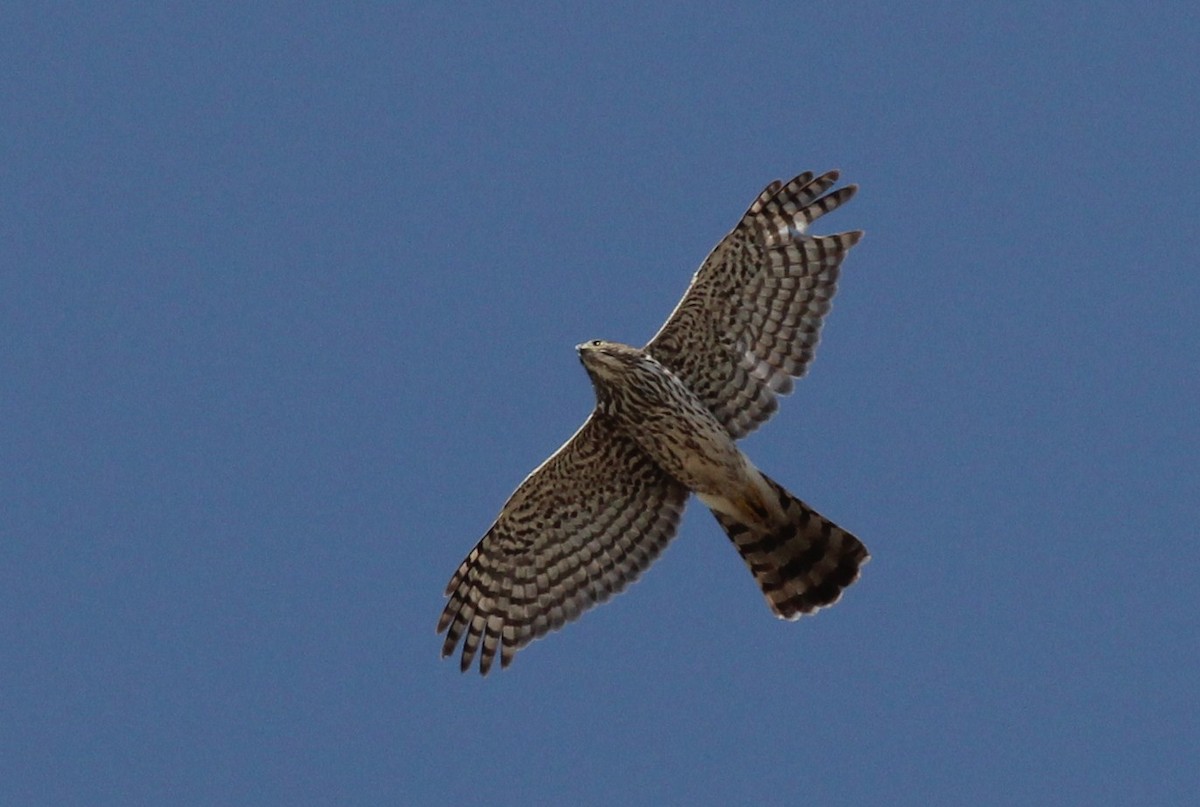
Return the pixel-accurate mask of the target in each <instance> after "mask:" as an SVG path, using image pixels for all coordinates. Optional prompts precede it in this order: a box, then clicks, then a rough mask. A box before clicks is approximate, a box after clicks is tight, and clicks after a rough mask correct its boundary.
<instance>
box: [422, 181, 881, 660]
mask: <svg viewBox="0 0 1200 807" xmlns="http://www.w3.org/2000/svg"><path fill="white" fill-rule="evenodd" d="M837 180H838V172H837V171H828V172H826V173H824V174H822V175H820V176H818V177H814V176H813V175H812V174H811V173H804V174H801V175H800V176H798V177H796V178H795V179H793V180H792V181H791V182H788V183H786V184H784V183H782V182H779V181H775V182H772V183H771V184H770V185H768V186H767V187H766V188H765V189H764V190H763V192H762V193H760V194H759V195H758V198H756V199H755V200H754V203H753V204H751V205H750V209H749V210H747V211H746V213H745V215H743V216H742V218H741V220H740V221H739V222H738V224H737V226H736V227H734V228H733V230H732V231H731V232H730V233H729V234H728V235H726V236H725V237H724V238H723V239H721V242H720V243H718V244H717V246H716V247H715V248H714V249H713V251H712V252H711V253H709V255H708V257H707V258H706V259H705V260H704V263H703V264H701V266H700V269H699V270H698V271H697V272H696V275H695V277H693V279H692V283H691V285H690V286H689V287H688V290H687V292H686V293H685V294H684V295H683V299H682V300H681V301H680V302H679V305H678V306H676V308H675V311H674V312H672V314H671V316H670V317H668V319H667V321H666V323H665V324H664V325H663V326H662V328H661V330H659V332H658V333H657V334H655V336H654V338H653V339H651V340H650V342H649V343H648V344H647V345H646V346H645V347H644V348H636V347H630V346H628V345H622V344H617V343H615V342H606V341H602V340H594V341H590V342H584V343H583V344H581V345H578V346H577V347H576V350H577V351H578V353H579V359H580V361H581V362H582V363H583V366H584V369H585V370H586V371H587V373H588V375H589V376H590V377H591V381H592V385H593V387H594V388H595V392H596V407H595V409H594V410H593V411H592V413H591V415H590V416H589V417H588V419H587V420H586V421H584V423H583V425H582V426H581V427H580V428H579V430H578V431H577V432H575V434H574V436H572V437H571V439H569V440H567V442H566V443H564V444H563V446H562V447H561V448H559V449H558V451H556V452H555V453H554V454H553V455H552V456H551V457H550V458H549V459H547V460H546V461H545V462H543V463H542V464H541V465H540V466H538V467H537V468H536V469H535V470H534V471H533V472H532V473H531V474H529V476H528V477H526V478H525V481H524V482H522V483H521V485H520V487H518V488H517V490H516V492H514V493H513V494H512V496H511V497H509V499H508V501H507V502H506V503H505V505H504V508H503V509H502V510H501V511H500V515H499V517H498V518H497V519H496V522H495V523H494V524H493V525H492V526H491V528H490V529H489V530H488V531H487V533H486V534H485V535H484V536H483V538H482V539H481V540H480V541H479V543H478V544H477V545H476V546H475V548H474V549H472V550H471V552H470V554H468V555H467V557H466V559H464V560H463V562H462V563H461V564H460V565H459V567H458V570H457V571H456V572H455V573H454V576H453V577H452V578H451V579H450V583H449V585H447V587H446V596H447V597H449V601H448V602H447V603H446V605H445V608H444V609H443V611H442V614H441V618H440V619H439V620H438V626H437V629H438V633H442V632H443V631H444V632H445V633H446V638H445V642H444V643H443V645H442V655H443V656H448V655H450V654H451V653H453V652H454V650H455V648H456V647H457V645H458V643H459V640H462V643H463V647H462V657H461V668H462V670H463V671H466V670H467V669H468V668H470V666H471V664H472V662H473V661H474V659H475V657H476V655H477V654H478V656H479V670H480V672H481V673H482V674H484V675H486V674H487V673H488V671H489V670H490V669H491V668H492V664H493V662H494V661H495V658H496V653H497V651H498V652H499V654H500V665H501V667H507V666H508V665H509V664H510V663H511V662H512V660H513V656H514V655H515V654H516V652H517V651H518V650H520V649H521V648H523V647H525V646H526V645H527V644H529V643H530V642H531V641H533V640H534V639H537V638H539V637H541V636H543V635H545V634H546V633H547V632H549V631H552V630H556V629H558V628H560V627H562V626H563V625H564V624H565V623H566V622H569V621H570V620H573V619H575V618H576V617H578V616H579V615H580V614H581V613H583V612H584V611H585V610H587V609H588V608H590V607H591V606H592V605H594V604H596V603H599V602H604V601H605V600H607V599H608V598H609V597H610V596H612V595H613V594H616V593H618V592H620V591H621V590H623V589H624V588H625V587H626V586H628V585H629V584H630V583H631V582H633V581H634V580H636V579H637V578H638V576H639V575H640V574H641V573H642V572H643V571H644V570H645V569H646V568H647V567H648V566H649V565H650V564H651V563H652V562H653V561H654V559H655V558H656V557H658V554H659V553H660V552H661V551H662V550H663V548H664V547H665V546H666V545H667V543H668V542H669V541H670V540H671V538H672V537H674V535H675V531H676V528H677V527H678V526H679V520H680V517H681V516H682V515H683V509H684V505H685V504H686V502H687V500H688V497H689V496H690V495H691V494H692V493H695V494H696V497H697V498H698V499H699V500H700V501H701V502H703V503H704V504H705V505H706V506H707V507H708V508H709V509H710V510H711V511H712V513H713V515H714V516H715V517H716V519H717V522H718V523H719V524H720V525H721V527H722V529H723V530H724V531H725V533H726V534H727V535H728V536H729V538H730V540H732V541H733V544H734V546H735V547H736V548H737V550H738V552H739V553H740V554H741V556H742V559H743V560H745V562H746V565H747V566H749V567H750V572H751V574H753V575H754V579H755V581H756V582H757V583H758V585H759V587H760V588H761V589H762V592H763V595H764V596H765V597H766V600H767V604H768V605H769V606H770V608H771V610H772V611H773V612H774V613H775V614H776V615H777V616H779V617H781V618H783V619H796V618H798V617H799V616H801V615H803V614H808V613H812V612H813V611H816V610H817V609H818V608H822V607H824V606H827V605H832V604H833V603H835V602H837V600H838V599H839V598H840V597H841V594H842V590H843V589H845V588H846V587H847V586H849V585H850V584H851V583H853V582H854V581H855V580H857V579H858V574H859V567H860V566H861V565H862V564H863V563H865V562H866V561H867V560H868V558H869V557H870V555H869V554H868V552H867V549H866V547H865V546H863V544H862V543H861V542H860V541H859V540H858V539H857V538H855V537H854V536H853V535H851V534H850V533H849V532H847V531H845V530H843V529H842V528H840V527H838V526H837V525H836V524H834V523H833V522H831V521H829V520H828V519H826V518H824V517H823V516H821V515H820V514H818V513H817V512H815V511H814V510H813V509H812V508H810V507H809V506H808V505H806V504H805V503H804V502H802V501H800V500H799V499H797V498H796V497H795V496H793V495H792V494H791V493H789V492H788V491H787V490H785V489H784V488H783V487H782V486H781V485H779V484H778V483H777V482H775V481H774V480H772V479H771V478H770V477H768V476H767V475H766V474H764V473H763V472H762V471H760V470H758V469H757V468H755V467H754V465H753V464H752V463H751V462H750V460H749V459H748V458H747V457H746V455H745V454H743V453H742V452H741V450H740V449H739V448H738V447H737V444H736V441H737V440H738V439H739V438H741V437H744V436H745V435H746V434H748V433H750V432H751V431H753V430H754V429H755V428H757V427H758V426H759V425H760V424H761V423H763V422H764V421H765V420H767V418H769V417H770V416H771V415H772V414H773V413H774V411H775V409H776V407H777V401H776V395H782V394H786V393H788V392H790V391H791V390H792V379H793V378H797V377H799V376H801V375H803V374H804V373H805V371H806V370H807V369H808V365H809V363H810V362H811V361H812V358H813V351H814V349H815V348H816V345H817V339H818V336H819V334H820V330H821V321H822V319H823V318H824V316H825V314H826V313H827V312H828V311H829V306H830V300H831V299H832V298H833V294H834V291H835V290H836V284H837V278H838V271H839V269H840V267H841V264H842V260H843V259H844V258H845V257H846V253H847V252H848V251H849V250H850V248H851V247H853V246H854V245H855V244H857V243H858V241H859V239H861V238H862V232H861V231H858V230H855V231H851V232H844V233H839V234H837V235H825V236H817V235H810V234H808V232H807V230H808V226H809V225H810V224H811V223H812V222H813V221H815V220H816V219H818V218H820V217H821V216H823V215H825V214H826V213H829V212H831V211H833V210H835V209H837V208H838V207H840V206H841V205H843V204H845V203H846V202H847V201H848V200H849V199H850V198H851V197H853V196H854V193H855V191H856V190H857V186H855V185H848V186H845V187H842V188H840V189H837V190H832V191H831V190H830V189H831V188H833V186H834V185H835V184H836V183H837ZM464 637H465V638H464ZM481 648H482V649H481Z"/></svg>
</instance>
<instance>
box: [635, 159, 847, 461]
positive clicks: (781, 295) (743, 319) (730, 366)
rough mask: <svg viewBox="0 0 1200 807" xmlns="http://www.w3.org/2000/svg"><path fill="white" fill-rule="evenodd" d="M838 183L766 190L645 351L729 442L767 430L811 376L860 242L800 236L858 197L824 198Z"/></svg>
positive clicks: (795, 183) (808, 181)
mask: <svg viewBox="0 0 1200 807" xmlns="http://www.w3.org/2000/svg"><path fill="white" fill-rule="evenodd" d="M837 179H838V172H837V171H829V172H827V173H825V174H822V175H821V176H819V177H816V178H815V179H814V178H813V175H812V174H811V173H804V174H801V175H800V176H798V177H796V178H795V179H793V180H792V181H791V182H789V183H787V184H786V185H783V184H782V183H780V182H778V181H776V182H772V183H771V184H770V185H768V186H767V187H766V188H765V189H764V190H763V192H762V193H760V194H759V195H758V198H757V199H755V200H754V204H752V205H750V209H749V210H747V211H746V214H745V215H744V216H742V220H741V221H740V222H738V225H737V226H736V227H734V228H733V230H732V231H731V232H730V233H729V234H728V235H726V236H725V237H724V238H723V239H721V242H720V243H719V244H717V246H716V247H715V248H714V249H713V251H712V252H711V253H709V256H708V257H707V258H706V259H705V261H704V263H703V264H701V266H700V269H699V270H698V271H697V272H696V276H695V277H694V278H692V284H691V286H689V287H688V290H687V292H686V293H685V294H684V295H683V299H682V300H680V301H679V305H678V306H676V307H675V311H674V312H672V314H671V316H670V317H669V318H668V319H667V321H666V323H665V324H664V325H663V327H662V328H661V329H660V330H659V332H658V333H657V334H655V336H654V338H653V339H651V340H650V343H649V344H648V345H646V350H647V351H649V352H650V354H651V355H653V356H654V358H656V359H658V360H659V361H660V362H662V363H663V364H664V365H666V366H667V367H669V368H670V369H671V370H672V371H674V372H675V374H676V375H678V376H679V377H680V378H682V379H683V381H684V383H686V384H687V385H688V386H689V387H690V388H691V390H692V391H693V392H695V393H696V394H697V395H698V396H699V397H700V399H701V400H702V401H704V402H705V403H706V404H708V407H709V409H711V410H712V412H713V414H714V415H716V417H717V420H719V421H721V423H722V424H724V426H725V428H726V429H728V430H729V433H730V434H731V435H733V437H734V438H739V437H743V436H745V435H746V434H749V433H750V432H751V431H753V430H754V429H755V428H757V427H758V425H759V424H761V423H763V422H764V421H765V420H767V418H769V417H770V416H771V414H772V413H773V412H774V411H775V409H776V407H777V405H778V404H777V403H776V400H775V395H776V394H786V393H788V392H791V390H792V378H793V377H799V376H801V375H803V374H804V372H805V371H806V370H807V369H808V365H809V363H810V362H811V361H812V357H813V352H814V350H815V349H816V346H817V340H818V338H819V335H820V331H821V320H822V319H823V318H824V317H825V314H826V313H827V312H828V311H829V306H830V300H832V299H833V294H834V292H835V291H836V289H837V278H838V270H839V267H840V266H841V264H842V259H843V258H845V256H846V252H847V251H849V249H850V248H851V247H852V246H854V245H855V244H857V243H858V241H859V239H860V238H862V232H861V231H858V230H855V231H852V232H846V233H839V234H837V235H827V236H813V235H808V234H807V233H806V229H807V227H808V225H809V224H811V223H812V222H813V221H815V220H816V219H818V218H820V217H821V216H823V215H825V214H826V213H829V212H830V211H832V210H835V209H837V208H838V207H839V206H841V205H842V204H844V203H845V202H847V201H848V200H849V199H850V198H851V197H852V196H854V193H855V191H856V190H857V189H858V187H857V186H856V185H848V186H846V187H844V188H840V189H838V190H836V191H833V192H832V193H826V191H828V190H829V189H830V188H831V187H833V185H834V183H836V182H837ZM822 194H824V195H822Z"/></svg>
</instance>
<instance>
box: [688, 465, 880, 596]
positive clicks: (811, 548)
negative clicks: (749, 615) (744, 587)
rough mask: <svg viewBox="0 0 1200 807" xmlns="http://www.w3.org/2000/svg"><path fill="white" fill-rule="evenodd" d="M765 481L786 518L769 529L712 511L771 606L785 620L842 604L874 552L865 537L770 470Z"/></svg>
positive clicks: (764, 476)
mask: <svg viewBox="0 0 1200 807" xmlns="http://www.w3.org/2000/svg"><path fill="white" fill-rule="evenodd" d="M763 479H764V480H766V482H767V484H768V485H769V486H770V488H771V490H773V491H774V492H775V495H776V496H777V497H778V499H779V506H780V508H781V509H782V510H783V514H784V517H785V520H784V521H783V522H781V523H778V524H773V525H771V526H768V527H763V526H759V525H751V524H745V523H742V522H741V521H739V520H737V519H735V518H733V517H731V516H728V515H725V514H724V513H719V512H717V511H716V510H713V511H712V514H713V515H714V516H716V519H717V521H718V522H719V523H720V525H721V527H722V528H723V529H724V530H725V532H726V534H727V535H728V536H729V539H730V540H731V541H733V545H734V546H736V547H737V550H738V552H740V553H741V555H742V559H743V560H745V561H746V565H747V566H749V567H750V572H751V573H752V574H753V575H754V579H755V580H757V581H758V585H759V587H760V588H761V589H762V592H763V594H764V595H765V596H766V598H767V604H768V605H770V606H771V610H772V611H774V612H775V614H776V615H777V616H779V617H782V618H783V619H798V618H799V617H800V616H802V615H804V614H810V613H812V612H813V611H816V610H817V609H818V608H824V607H825V606H827V605H833V604H834V603H835V602H837V601H838V599H839V598H840V597H841V596H842V590H843V589H845V588H846V587H847V586H849V585H850V584H851V583H853V582H854V581H855V580H857V579H858V570H859V567H860V566H862V565H863V564H864V563H866V562H867V561H868V560H869V559H870V557H871V554H870V553H869V552H867V548H866V547H865V546H863V544H862V541H859V540H858V539H857V538H855V537H854V536H853V535H851V534H850V533H848V532H846V531H845V530H843V529H842V528H841V527H839V526H837V525H836V524H834V523H833V522H832V521H829V520H828V519H826V518H824V517H823V516H822V515H821V514H820V513H818V512H816V511H815V510H813V509H812V508H811V507H809V506H808V505H806V504H805V503H804V502H802V501H800V500H799V499H797V498H796V497H795V496H793V495H792V494H790V493H788V492H787V491H786V490H784V489H783V487H782V486H781V485H779V484H778V483H777V482H775V481H774V480H772V479H770V478H769V477H767V476H766V474H763Z"/></svg>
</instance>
